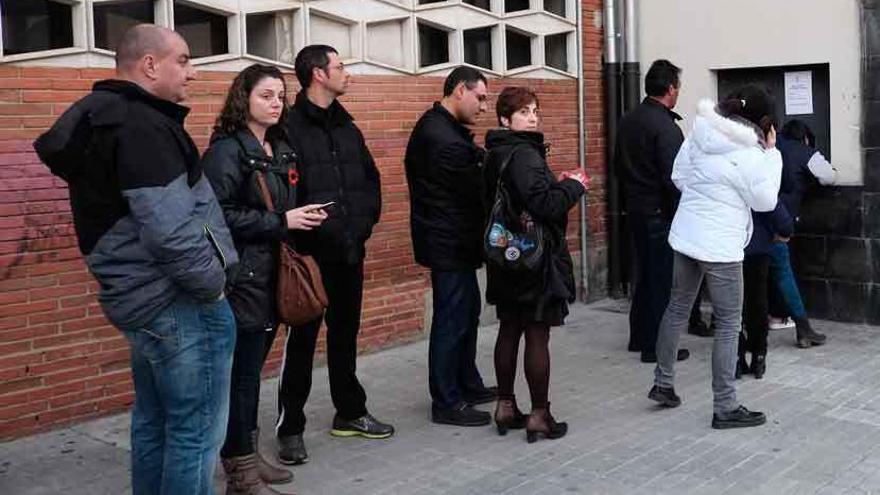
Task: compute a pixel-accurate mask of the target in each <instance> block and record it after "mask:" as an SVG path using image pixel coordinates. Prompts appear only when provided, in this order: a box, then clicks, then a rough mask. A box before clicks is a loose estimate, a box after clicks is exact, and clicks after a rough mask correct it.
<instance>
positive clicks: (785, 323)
mask: <svg viewBox="0 0 880 495" xmlns="http://www.w3.org/2000/svg"><path fill="white" fill-rule="evenodd" d="M767 326H768V327H769V328H770V330H785V329H787V328H794V326H795V325H794V321H792V319H791V318H773V317H772V316H771V317H769V318H767Z"/></svg>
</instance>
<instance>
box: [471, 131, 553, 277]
mask: <svg viewBox="0 0 880 495" xmlns="http://www.w3.org/2000/svg"><path fill="white" fill-rule="evenodd" d="M515 153H516V148H514V149H513V150H511V151H510V153H509V154H508V155H507V156H506V157H504V161H503V162H501V166H500V167H499V168H498V181H497V183H496V187H495V201H494V202H493V204H492V209H491V211H490V213H489V220H488V222H487V224H486V231H485V233H484V235H483V252H484V254H485V255H486V261H487V263H488V264H489V265H490V266H493V267H495V268H500V269H504V270H511V271H521V272H532V273H536V272H538V271H540V270H541V267H542V261H543V257H544V227H543V226H542V225H541V223H540V222H538V221H537V220H535V219H534V218H532V215H531V214H530V213H529V212H528V211H526V209H525V208H522V207H519V206H518V205H516V204H514V201H513V199H512V198H511V194H510V191H509V190H508V186H507V184H505V182H504V181H503V180H502V176H503V175H504V171H505V170H506V169H507V165H508V164H509V163H510V160H511V159H513V155H514V154H515Z"/></svg>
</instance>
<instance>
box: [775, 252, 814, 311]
mask: <svg viewBox="0 0 880 495" xmlns="http://www.w3.org/2000/svg"><path fill="white" fill-rule="evenodd" d="M770 280H771V281H772V283H773V286H774V287H775V288H776V293H777V294H778V295H779V296H781V297H782V302H783V303H784V306H785V308H786V309H787V310H788V312H789V314H790V315H791V316H793V317H795V318H803V317H805V316H807V310H806V308H804V301H803V299H801V292H800V290H798V286H797V281H795V279H794V271H793V270H792V269H791V258H790V256H789V251H788V244H787V243H785V242H774V243H773V249H772V250H771V251H770Z"/></svg>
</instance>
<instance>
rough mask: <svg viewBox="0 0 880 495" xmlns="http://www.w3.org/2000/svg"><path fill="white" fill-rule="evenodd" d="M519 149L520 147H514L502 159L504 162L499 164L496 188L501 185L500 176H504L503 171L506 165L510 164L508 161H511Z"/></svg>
mask: <svg viewBox="0 0 880 495" xmlns="http://www.w3.org/2000/svg"><path fill="white" fill-rule="evenodd" d="M519 148H520V145H515V146H514V147H513V149H512V150H510V153H508V154H507V156H505V157H504V161H502V162H501V166H499V167H498V181H497V183H496V184H495V185H496V186H499V185H501V176H502V174H504V171H505V170H507V165H509V164H510V161H511V160H512V159H513V155H514V154H515V153H516V150H518V149H519Z"/></svg>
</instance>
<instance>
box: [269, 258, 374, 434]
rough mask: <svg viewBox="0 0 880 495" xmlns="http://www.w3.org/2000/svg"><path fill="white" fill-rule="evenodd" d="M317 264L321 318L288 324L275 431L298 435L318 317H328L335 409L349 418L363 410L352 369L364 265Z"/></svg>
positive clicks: (354, 368) (303, 421)
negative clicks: (324, 301)
mask: <svg viewBox="0 0 880 495" xmlns="http://www.w3.org/2000/svg"><path fill="white" fill-rule="evenodd" d="M320 268H321V279H322V280H323V281H324V288H325V289H326V290H327V298H328V300H329V303H330V304H329V306H328V307H327V311H326V312H325V313H324V318H318V319H317V320H315V321H313V322H311V323H307V324H305V325H303V326H301V327H297V328H290V329H288V334H287V343H286V345H285V351H284V362H283V364H282V368H281V383H280V384H279V393H278V414H279V418H278V427H277V430H276V434H277V435H278V436H279V437H286V436H290V435H298V434H300V433H302V432H303V430H304V429H305V426H306V416H305V414H304V413H303V407H305V404H306V401H307V400H308V398H309V392H310V391H311V389H312V365H313V363H314V358H315V344H316V342H317V340H318V331H319V330H320V328H321V322H322V320H323V319H326V320H327V368H328V371H329V374H330V396H331V398H332V399H333V405H334V406H335V407H336V412H337V413H338V414H339V416H341V417H342V418H343V419H348V420H351V419H357V418H359V417H361V416H363V415H365V414H366V413H367V394H366V392H364V388H363V387H362V386H361V384H360V382H359V381H358V379H357V374H356V371H357V364H356V361H357V336H358V331H359V330H360V324H361V299H362V297H363V291H364V265H363V263H359V264H357V265H335V264H334V265H330V264H321V265H320Z"/></svg>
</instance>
